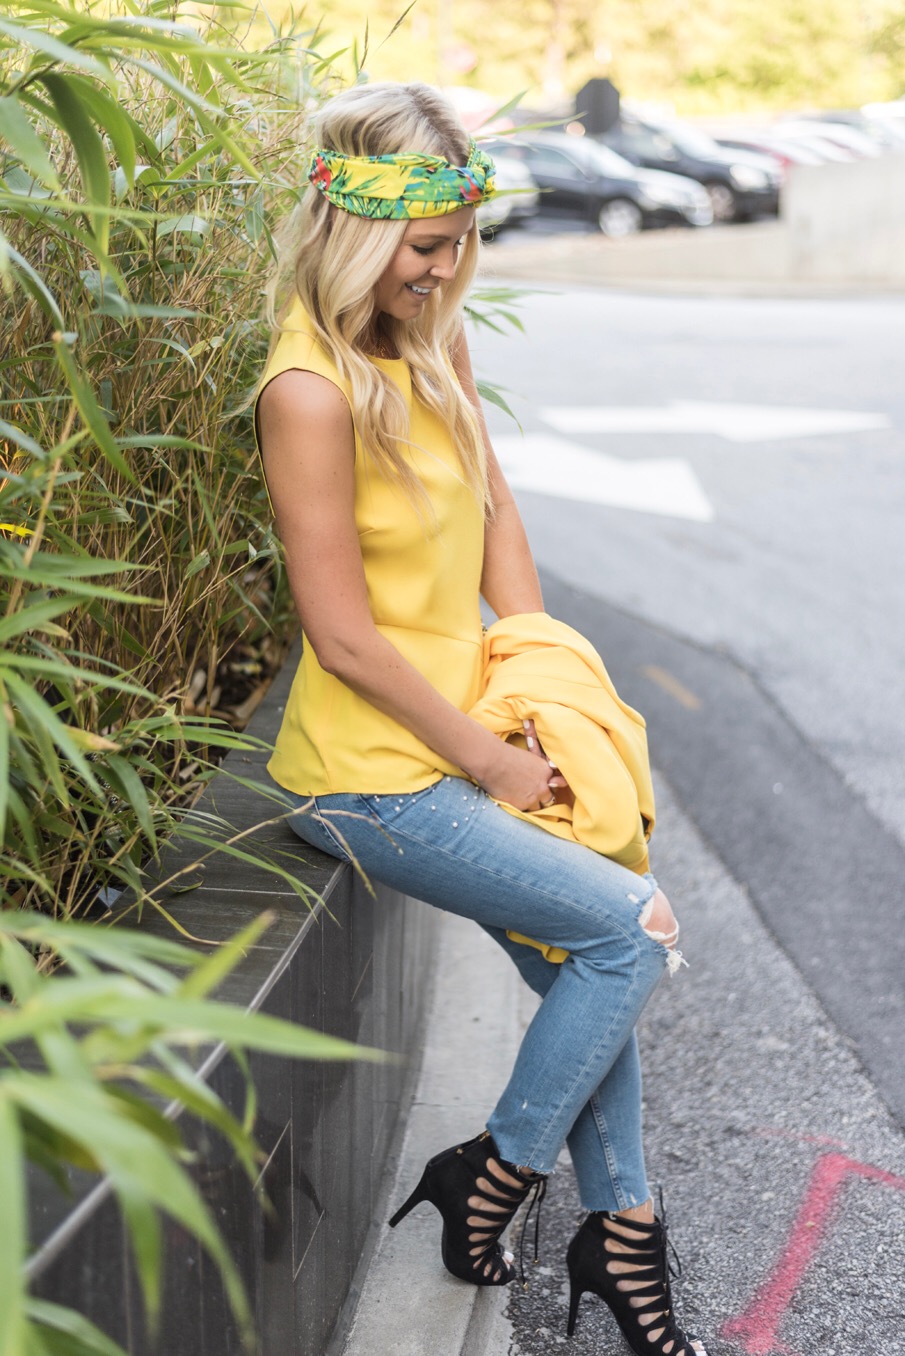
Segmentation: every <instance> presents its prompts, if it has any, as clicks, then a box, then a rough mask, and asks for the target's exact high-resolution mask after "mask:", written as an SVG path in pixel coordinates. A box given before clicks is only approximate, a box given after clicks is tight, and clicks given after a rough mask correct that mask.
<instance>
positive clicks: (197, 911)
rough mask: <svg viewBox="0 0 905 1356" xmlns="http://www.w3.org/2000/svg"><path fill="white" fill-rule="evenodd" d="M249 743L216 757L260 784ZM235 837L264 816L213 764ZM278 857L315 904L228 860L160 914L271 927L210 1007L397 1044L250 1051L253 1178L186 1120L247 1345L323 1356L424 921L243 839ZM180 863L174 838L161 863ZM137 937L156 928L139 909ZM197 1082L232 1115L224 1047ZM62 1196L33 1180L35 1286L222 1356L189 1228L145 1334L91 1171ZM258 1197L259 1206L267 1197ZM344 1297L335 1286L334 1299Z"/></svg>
mask: <svg viewBox="0 0 905 1356" xmlns="http://www.w3.org/2000/svg"><path fill="white" fill-rule="evenodd" d="M293 668H294V665H293V664H292V662H291V660H290V662H289V663H288V664H287V665H286V668H285V669H284V671H283V673H281V674H280V676H279V677H278V679H277V681H276V682H275V684H274V686H273V688H272V689H271V692H270V693H269V694H268V696H267V698H266V699H265V702H264V703H263V704H262V707H261V708H260V711H259V713H258V715H257V716H256V718H255V720H254V722H253V723H252V728H251V730H250V733H252V734H255V735H257V736H259V737H261V738H265V739H269V738H272V736H273V734H274V732H275V728H276V726H277V724H278V723H279V719H280V715H281V706H282V703H283V702H284V701H285V696H286V692H287V691H288V686H289V683H290V681H291V678H292V670H293ZM263 764H264V758H263V756H262V755H260V754H257V753H255V754H233V755H230V758H229V759H228V760H227V763H226V766H227V767H228V768H232V769H233V770H234V771H236V772H238V773H240V774H241V775H242V776H244V777H246V778H249V779H251V780H260V781H262V782H263V781H264V778H265V773H264V766H263ZM200 805H201V808H203V809H205V810H207V811H210V812H212V813H216V814H219V815H222V816H223V817H224V818H225V819H227V820H228V821H229V822H230V824H231V826H232V827H233V828H234V829H236V830H244V829H249V828H252V827H253V826H254V825H259V824H261V822H262V821H264V820H268V819H272V818H273V816H274V815H275V814H276V813H277V812H278V807H277V806H276V805H275V804H274V802H273V801H270V800H267V799H265V798H263V797H262V796H259V795H256V794H255V793H254V791H250V790H248V789H247V788H245V787H242V786H239V785H238V784H237V783H236V782H234V781H231V780H230V779H229V778H228V777H226V776H223V775H220V776H218V777H217V778H215V779H214V782H213V783H212V785H211V787H210V788H209V790H208V792H207V793H206V795H205V797H204V798H203V800H202V802H201V803H200ZM248 841H251V842H254V843H256V844H261V845H266V846H267V847H268V848H270V849H271V850H273V851H278V852H280V853H282V854H283V855H284V863H283V864H284V865H286V864H287V863H288V864H295V865H294V866H293V869H294V870H295V869H297V872H298V875H299V878H300V879H302V880H303V881H304V882H305V883H306V885H308V886H309V887H310V889H311V891H312V907H311V908H308V907H307V906H306V904H305V903H304V902H302V901H300V900H299V899H298V898H297V897H296V896H295V895H294V894H293V893H292V892H291V891H289V890H288V889H287V888H286V886H285V885H284V884H283V883H282V882H281V881H280V880H279V879H278V878H276V877H274V876H272V875H270V874H268V873H266V872H265V871H264V870H262V869H257V868H255V867H253V866H251V865H250V864H248V863H243V862H237V861H236V860H235V859H232V858H228V857H225V856H217V857H215V858H213V859H212V860H211V861H210V862H209V863H208V865H207V866H206V868H205V870H204V874H203V880H202V883H201V884H200V885H199V886H198V888H195V889H193V890H191V891H190V892H189V893H183V894H174V895H172V896H170V897H168V898H165V899H164V901H163V902H164V903H165V905H166V907H167V909H168V911H169V912H170V913H171V914H172V915H173V916H174V917H175V918H176V919H177V920H178V921H179V923H180V924H181V925H182V926H184V927H185V928H187V930H188V931H189V932H190V933H191V934H192V935H194V936H195V937H196V938H204V939H206V940H205V941H203V942H202V941H199V942H197V943H196V945H197V946H199V947H200V948H201V949H203V950H211V949H213V948H214V947H215V946H216V945H217V944H218V943H219V942H221V941H223V940H225V939H226V938H228V937H230V936H232V935H233V934H234V933H235V932H236V931H237V930H238V929H239V928H241V927H242V926H243V925H245V924H246V923H248V922H249V921H251V919H252V918H253V917H255V916H256V915H257V914H259V913H260V912H261V911H262V909H265V908H266V909H268V910H270V911H271V912H272V913H273V914H274V915H275V923H274V925H273V926H272V927H271V928H270V929H269V930H268V931H267V932H265V933H264V935H263V937H262V938H261V940H260V943H259V944H258V945H257V946H255V947H253V948H251V949H250V950H249V952H248V954H247V955H246V957H245V958H244V960H243V961H242V963H241V964H240V965H239V966H238V967H237V968H236V970H235V971H233V973H232V974H231V975H230V976H229V977H228V978H227V980H226V981H225V982H224V984H223V985H222V986H221V987H220V989H219V990H218V991H217V994H216V996H217V997H218V998H220V999H222V1000H226V1001H229V1002H232V1003H235V1004H237V1005H239V1006H243V1007H247V1008H249V1009H252V1010H256V1011H261V1012H267V1013H270V1014H272V1015H274V1016H279V1017H282V1018H284V1019H288V1020H290V1021H295V1022H299V1023H300V1024H302V1025H305V1026H308V1027H311V1028H313V1029H315V1030H320V1031H324V1032H327V1033H329V1034H331V1035H336V1036H341V1037H343V1038H345V1039H347V1040H351V1041H357V1042H359V1043H361V1044H363V1045H370V1046H377V1047H379V1048H382V1049H384V1050H388V1051H391V1052H395V1053H397V1054H399V1055H401V1056H402V1058H401V1059H399V1060H396V1061H394V1062H392V1063H386V1064H371V1063H356V1062H352V1063H337V1062H324V1061H319V1060H312V1061H288V1060H284V1059H280V1058H277V1057H272V1056H257V1055H256V1056H252V1058H251V1070H252V1075H253V1079H254V1082H255V1087H256V1091H257V1111H256V1120H255V1135H256V1138H257V1140H258V1143H259V1145H260V1146H261V1148H262V1150H263V1153H264V1161H263V1165H262V1168H261V1172H260V1175H259V1177H258V1180H257V1181H256V1182H255V1183H254V1184H252V1183H250V1182H249V1181H248V1179H247V1177H246V1175H245V1173H244V1172H243V1171H242V1170H241V1169H240V1168H239V1167H238V1166H237V1164H236V1163H235V1162H234V1161H233V1160H232V1157H231V1155H230V1154H229V1153H228V1152H227V1151H226V1148H225V1145H223V1143H222V1142H220V1141H219V1140H218V1139H217V1138H216V1137H215V1136H213V1135H212V1134H211V1132H210V1131H207V1130H205V1129H204V1128H202V1127H200V1126H199V1125H198V1124H197V1123H196V1122H194V1121H193V1120H192V1119H191V1118H190V1117H187V1116H184V1117H182V1118H181V1121H180V1123H181V1124H182V1126H183V1129H184V1132H185V1137H186V1140H187V1143H188V1145H189V1148H190V1149H191V1150H192V1151H193V1153H194V1155H195V1157H194V1160H193V1166H192V1171H193V1175H194V1177H195V1181H196V1184H197V1186H198V1188H199V1190H200V1192H201V1194H202V1196H203V1197H204V1199H205V1200H206V1201H207V1203H208V1205H209V1206H210V1208H211V1210H212V1211H213V1213H214V1216H215V1218H216V1219H217V1221H218V1223H219V1225H220V1228H221V1231H222V1233H223V1235H224V1238H225V1240H226V1242H227V1244H228V1246H229V1247H230V1250H231V1252H232V1254H233V1256H234V1258H235V1260H236V1263H237V1265H238V1268H239V1272H240V1274H241V1276H242V1279H243V1281H244V1283H245V1287H246V1291H247V1293H248V1295H249V1299H250V1301H251V1304H252V1310H253V1313H254V1316H255V1321H256V1326H257V1330H258V1333H259V1345H258V1356H285V1354H286V1353H288V1352H291V1353H292V1356H324V1353H325V1351H326V1349H327V1347H328V1345H329V1342H330V1340H331V1335H332V1334H334V1332H335V1330H336V1329H337V1326H339V1328H340V1329H341V1328H342V1325H343V1323H344V1322H345V1320H346V1317H347V1316H348V1314H349V1308H350V1304H351V1302H352V1301H353V1300H354V1281H355V1277H356V1273H357V1271H358V1270H359V1266H360V1261H361V1259H362V1258H363V1257H364V1258H365V1259H367V1256H368V1251H369V1248H370V1246H371V1245H372V1243H373V1239H374V1236H375V1229H374V1220H375V1219H376V1218H378V1217H380V1218H382V1217H383V1213H384V1212H383V1207H382V1205H381V1206H380V1207H379V1208H378V1202H380V1201H381V1200H382V1198H383V1195H384V1194H385V1185H384V1183H385V1171H384V1170H385V1165H386V1163H387V1161H388V1157H389V1155H390V1153H391V1152H392V1147H393V1144H394V1140H395V1137H396V1133H397V1126H398V1123H399V1120H400V1113H401V1112H402V1113H404V1112H405V1110H406V1109H407V1107H408V1104H409V1101H410V1098H411V1091H412V1087H413V1085H414V1078H415V1075H416V1073H417V1070H418V1067H419V1062H420V1055H421V1045H422V1031H423V1026H424V1008H425V1003H426V1000H427V996H428V994H429V992H430V983H431V974H432V971H433V965H434V960H433V958H434V954H435V944H434V935H435V928H436V922H437V915H436V914H435V912H434V911H433V910H431V909H429V908H427V906H425V905H422V904H419V903H417V902H415V901H412V900H408V899H405V898H404V897H403V896H401V895H399V894H397V893H395V892H393V891H390V890H387V889H384V888H382V887H378V888H377V893H376V897H374V896H372V895H370V894H368V893H367V891H366V890H365V888H364V886H363V884H362V882H361V880H360V879H359V877H358V876H357V875H356V874H355V873H354V872H353V871H352V870H351V868H349V867H347V866H344V865H341V864H340V863H338V862H337V861H336V860H335V859H334V858H332V857H328V856H325V855H324V854H323V853H320V852H317V851H315V850H314V849H309V848H307V847H306V846H305V845H304V844H302V843H301V842H300V841H299V839H298V838H297V837H296V836H295V835H294V834H293V833H292V830H291V829H289V828H288V827H287V826H286V825H285V824H284V823H282V822H276V823H270V824H267V825H266V826H265V827H263V828H261V829H260V830H259V832H258V833H257V834H256V835H255V836H254V837H253V838H252V839H250V840H246V842H248ZM193 860H194V857H193V856H192V855H191V854H189V853H188V852H187V850H186V849H185V848H180V847H179V846H178V845H174V847H173V849H172V851H171V853H170V856H169V858H168V859H167V860H165V863H164V867H165V869H166V870H167V872H168V873H169V872H170V871H172V869H173V868H174V866H176V865H181V864H185V863H187V862H191V861H193ZM141 926H142V928H144V929H145V930H147V931H152V932H155V933H160V934H163V935H166V936H169V937H172V936H173V935H174V934H173V931H172V927H171V925H170V924H169V923H168V922H167V921H166V920H165V919H164V918H162V917H161V916H160V915H157V914H155V913H154V912H153V911H152V910H150V909H146V910H145V914H144V918H143V920H142V923H141ZM194 1062H195V1063H196V1065H197V1067H199V1070H200V1072H201V1073H202V1076H203V1077H204V1078H205V1079H206V1080H207V1081H208V1082H209V1083H210V1085H211V1087H213V1088H214V1090H215V1091H216V1092H217V1093H218V1094H219V1095H220V1096H221V1097H222V1099H223V1100H224V1102H225V1103H226V1105H227V1106H228V1107H229V1108H230V1110H232V1111H233V1113H234V1114H236V1115H238V1116H240V1117H241V1116H242V1114H243V1109H244V1105H245V1081H244V1077H243V1076H242V1074H241V1073H240V1071H239V1070H238V1068H237V1067H236V1065H235V1063H234V1062H233V1060H232V1059H231V1058H229V1057H227V1056H226V1054H225V1052H224V1051H223V1049H222V1047H221V1048H209V1049H204V1050H200V1051H198V1052H197V1054H196V1055H195V1057H194ZM72 1185H73V1196H72V1197H66V1196H64V1195H63V1194H62V1193H61V1192H60V1191H59V1190H58V1189H57V1188H56V1187H55V1186H54V1185H53V1184H51V1183H49V1181H48V1180H47V1179H46V1178H44V1177H43V1175H41V1174H38V1173H37V1172H34V1173H32V1174H31V1177H30V1183H29V1191H30V1205H31V1241H32V1247H33V1249H34V1255H33V1258H32V1262H31V1266H30V1272H31V1276H32V1279H33V1289H34V1291H35V1293H36V1294H38V1295H40V1296H41V1297H43V1298H47V1299H52V1300H54V1301H57V1302H59V1303H62V1304H70V1305H72V1306H73V1307H75V1308H77V1309H78V1310H80V1311H81V1312H83V1313H85V1314H86V1315H87V1317H89V1318H90V1319H91V1320H92V1321H94V1322H95V1323H97V1324H98V1326H99V1327H100V1328H101V1329H102V1330H103V1331H104V1332H106V1333H108V1334H109V1335H110V1336H111V1337H112V1338H113V1339H114V1340H116V1341H118V1342H119V1343H120V1344H121V1345H122V1346H124V1347H125V1348H126V1350H127V1351H129V1352H130V1353H134V1356H139V1354H141V1356H215V1354H216V1356H229V1354H230V1353H235V1356H238V1353H239V1352H240V1344H239V1339H238V1333H237V1331H236V1328H235V1325H234V1323H233V1321H232V1317H231V1314H230V1310H229V1306H228V1304H227V1303H226V1299H225V1296H224V1294H223V1289H222V1286H221V1284H220V1280H219V1275H218V1273H217V1271H216V1268H215V1267H214V1266H213V1265H212V1264H211V1262H210V1260H209V1259H208V1257H207V1255H206V1254H205V1253H204V1252H203V1250H202V1249H201V1247H200V1245H199V1244H198V1243H197V1242H196V1240H195V1239H193V1238H192V1237H190V1236H189V1235H187V1234H185V1233H184V1232H183V1231H182V1230H181V1229H180V1228H179V1227H178V1226H176V1225H175V1224H174V1223H173V1222H172V1221H171V1220H165V1221H164V1252H165V1259H166V1261H165V1277H164V1299H163V1305H162V1322H161V1328H160V1331H159V1332H158V1333H157V1334H156V1335H154V1336H152V1335H151V1334H149V1333H148V1332H147V1330H146V1325H145V1322H144V1314H143V1308H142V1304H141V1300H140V1296H139V1289H138V1286H137V1283H136V1278H135V1274H134V1267H133V1263H132V1259H131V1255H130V1249H129V1246H128V1240H127V1235H126V1230H125V1227H124V1223H123V1220H122V1218H121V1215H120V1211H119V1207H118V1205H117V1202H116V1200H115V1199H114V1197H113V1196H112V1193H111V1192H110V1191H109V1189H108V1187H107V1185H106V1184H105V1183H101V1184H98V1183H97V1181H96V1179H95V1178H92V1177H89V1176H88V1175H87V1174H84V1175H81V1176H78V1177H74V1179H73V1183H72ZM265 1201H268V1202H269V1203H270V1208H268V1207H267V1206H266V1205H265ZM350 1296H351V1298H350Z"/></svg>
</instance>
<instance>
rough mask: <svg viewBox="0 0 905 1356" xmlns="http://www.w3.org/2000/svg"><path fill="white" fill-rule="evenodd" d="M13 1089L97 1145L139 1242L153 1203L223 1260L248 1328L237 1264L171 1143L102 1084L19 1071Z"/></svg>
mask: <svg viewBox="0 0 905 1356" xmlns="http://www.w3.org/2000/svg"><path fill="white" fill-rule="evenodd" d="M5 1092H6V1095H7V1097H8V1098H10V1099H14V1100H15V1102H16V1103H17V1104H18V1105H20V1106H23V1107H27V1108H28V1110H29V1111H30V1112H31V1114H32V1115H35V1116H39V1117H41V1119H43V1120H45V1121H47V1122H48V1123H50V1124H51V1125H54V1126H56V1127H57V1128H58V1129H60V1130H62V1131H64V1132H65V1133H66V1134H69V1135H71V1136H72V1137H73V1138H74V1139H76V1140H78V1141H80V1142H81V1143H82V1144H83V1145H84V1146H85V1147H86V1148H90V1150H91V1152H93V1153H94V1154H95V1156H96V1158H97V1160H98V1163H99V1164H100V1166H101V1169H102V1171H103V1172H104V1173H105V1174H106V1175H107V1176H109V1178H110V1180H111V1185H112V1186H113V1189H114V1191H115V1192H116V1194H117V1196H118V1197H119V1199H120V1201H121V1202H122V1204H123V1208H124V1211H125V1212H126V1215H127V1217H128V1218H129V1219H130V1222H131V1220H132V1219H133V1218H135V1219H136V1220H137V1222H138V1226H139V1230H138V1234H137V1235H133V1242H134V1241H135V1240H136V1238H137V1241H138V1243H139V1246H140V1247H141V1246H146V1245H147V1241H148V1228H149V1227H151V1228H153V1226H149V1225H148V1223H147V1219H148V1208H149V1207H150V1206H154V1207H156V1208H157V1209H158V1210H163V1211H165V1212H166V1213H167V1214H168V1215H170V1216H172V1217H173V1218H174V1219H176V1220H177V1221H178V1222H179V1223H180V1224H182V1225H183V1226H184V1227H185V1228H186V1229H188V1230H189V1232H190V1233H192V1234H193V1235H194V1236H195V1237H196V1238H198V1239H199V1240H200V1241H201V1243H202V1244H203V1245H204V1247H205V1248H206V1249H207V1251H208V1252H209V1253H210V1255H211V1256H212V1257H213V1259H214V1261H215V1262H216V1264H217V1266H218V1268H219V1270H220V1273H221V1277H222V1279H223V1283H224V1287H225V1289H226V1292H227V1296H228V1298H229V1301H230V1305H231V1307H232V1309H233V1312H234V1314H235V1315H236V1318H237V1320H238V1322H239V1323H240V1325H241V1326H242V1327H243V1328H244V1329H246V1334H247V1329H248V1325H249V1322H250V1316H249V1311H248V1303H247V1300H246V1297H245V1293H244V1290H243V1287H242V1282H241V1280H240V1278H239V1275H238V1272H237V1270H236V1267H235V1264H234V1262H233V1260H232V1258H231V1257H230V1255H229V1253H228V1252H227V1250H226V1247H225V1245H224V1243H223V1239H222V1237H221V1236H220V1234H219V1232H218V1230H217V1227H216V1225H215V1223H214V1221H213V1218H212V1216H211V1213H210V1211H209V1209H208V1207H207V1206H206V1205H205V1203H204V1202H203V1201H202V1199H201V1197H200V1196H199V1194H198V1192H197V1191H196V1189H195V1188H194V1186H193V1185H192V1183H191V1181H190V1179H189V1178H188V1176H187V1174H186V1173H185V1172H184V1171H183V1170H182V1169H181V1168H180V1167H179V1166H178V1164H176V1163H175V1162H174V1161H173V1159H172V1157H171V1156H170V1153H169V1152H168V1151H167V1149H166V1148H165V1147H164V1146H163V1145H161V1144H160V1143H159V1142H158V1141H157V1140H156V1139H155V1137H154V1136H153V1135H151V1134H149V1133H148V1132H147V1131H146V1130H145V1129H144V1128H143V1127H141V1126H139V1125H136V1124H135V1122H134V1121H132V1120H130V1119H129V1118H128V1117H127V1116H126V1115H125V1114H124V1113H123V1110H122V1109H121V1108H120V1107H119V1106H118V1105H117V1104H116V1103H115V1101H113V1100H112V1099H111V1098H109V1097H108V1096H106V1095H105V1093H104V1091H103V1090H101V1089H98V1088H93V1087H87V1088H84V1089H80V1091H79V1096H78V1098H77V1099H73V1097H72V1096H71V1093H70V1090H69V1088H68V1087H67V1085H66V1083H65V1082H64V1081H63V1080H60V1079H53V1078H45V1077H40V1076H35V1075H32V1074H25V1073H14V1074H10V1075H9V1076H8V1077H7V1079H6V1082H5ZM144 1279H145V1280H147V1279H148V1278H147V1276H145V1277H144Z"/></svg>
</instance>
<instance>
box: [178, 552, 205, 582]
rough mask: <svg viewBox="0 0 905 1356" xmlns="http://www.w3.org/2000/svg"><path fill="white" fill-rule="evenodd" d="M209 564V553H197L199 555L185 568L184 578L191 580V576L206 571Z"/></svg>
mask: <svg viewBox="0 0 905 1356" xmlns="http://www.w3.org/2000/svg"><path fill="white" fill-rule="evenodd" d="M210 563H211V553H210V551H201V552H199V554H198V555H197V556H195V559H194V560H193V561H191V562H190V563H189V564H188V565H187V566H186V569H185V575H184V578H185V579H191V577H192V575H194V574H198V573H199V572H200V571H201V570H205V569H207V567H208V565H210Z"/></svg>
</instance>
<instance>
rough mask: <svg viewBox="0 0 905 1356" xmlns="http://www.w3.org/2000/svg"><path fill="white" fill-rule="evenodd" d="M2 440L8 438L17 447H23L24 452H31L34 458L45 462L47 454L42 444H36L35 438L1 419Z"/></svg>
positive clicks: (0, 436)
mask: <svg viewBox="0 0 905 1356" xmlns="http://www.w3.org/2000/svg"><path fill="white" fill-rule="evenodd" d="M0 438H8V439H9V440H10V442H12V443H15V444H16V446H17V447H21V448H22V451H23V452H30V453H31V455H32V456H33V457H38V458H39V460H41V461H43V460H44V456H45V453H44V449H43V447H42V446H41V444H40V443H36V442H35V440H34V438H30V437H29V436H28V434H27V433H23V432H22V430H21V429H20V428H17V427H16V425H15V424H8V423H7V422H6V420H5V419H0Z"/></svg>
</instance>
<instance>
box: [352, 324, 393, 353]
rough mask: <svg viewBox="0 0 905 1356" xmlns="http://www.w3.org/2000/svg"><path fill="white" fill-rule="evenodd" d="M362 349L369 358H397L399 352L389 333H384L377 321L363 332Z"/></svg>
mask: <svg viewBox="0 0 905 1356" xmlns="http://www.w3.org/2000/svg"><path fill="white" fill-rule="evenodd" d="M361 347H362V351H363V352H364V353H366V354H367V355H368V357H369V358H390V359H393V358H398V357H399V352H398V350H397V348H396V345H395V344H394V342H393V340H392V339H391V338H390V337H389V335H387V334H385V333H384V331H383V327H382V326H381V324H380V322H379V321H378V322H377V324H375V325H372V326H370V327H369V328H368V330H367V331H366V332H365V335H364V337H363V339H362V341H361Z"/></svg>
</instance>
